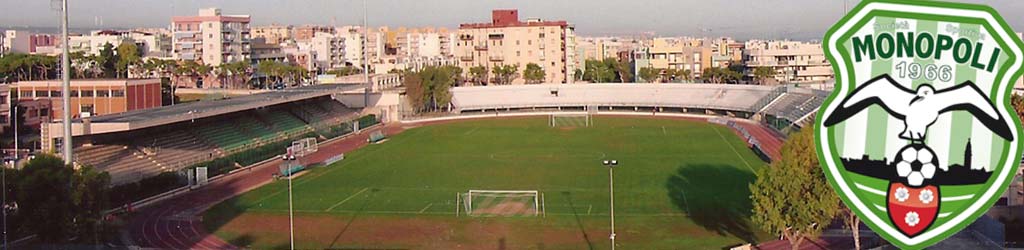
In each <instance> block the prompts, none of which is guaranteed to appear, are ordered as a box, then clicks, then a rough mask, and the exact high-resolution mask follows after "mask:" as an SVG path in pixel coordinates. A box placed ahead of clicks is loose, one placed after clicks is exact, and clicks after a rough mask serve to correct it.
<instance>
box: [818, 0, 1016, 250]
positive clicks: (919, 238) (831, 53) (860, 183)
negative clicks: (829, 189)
mask: <svg viewBox="0 0 1024 250" xmlns="http://www.w3.org/2000/svg"><path fill="white" fill-rule="evenodd" d="M823 47H824V49H825V54H826V56H827V57H828V59H829V60H830V61H831V63H832V65H833V69H834V71H835V73H836V86H835V90H834V91H833V93H832V95H831V96H830V97H829V99H828V100H827V101H826V102H825V103H824V104H823V105H822V108H821V110H820V112H819V114H818V121H817V123H816V124H815V137H816V138H815V139H816V141H817V147H818V148H817V149H818V155H819V159H820V161H821V165H822V168H824V170H825V173H826V176H827V177H828V179H829V182H830V183H831V184H832V186H833V188H834V189H835V190H836V192H837V193H839V195H840V196H841V197H842V199H843V201H844V202H845V203H846V205H847V206H848V207H850V209H851V210H853V211H854V212H855V213H856V214H857V215H858V216H859V217H860V218H861V220H862V221H863V222H865V224H867V225H868V226H869V227H871V228H872V229H873V230H874V231H875V232H877V233H878V234H879V235H881V236H883V237H884V238H885V239H886V240H888V241H889V242H890V243H892V244H894V245H896V246H898V247H901V248H911V249H920V248H924V247H927V246H930V245H933V244H935V243H937V242H939V241H941V240H943V239H945V238H947V237H949V236H951V235H952V234H955V233H956V232H958V231H960V230H961V229H963V228H964V227H966V226H967V225H969V224H970V223H971V222H974V220H975V219H977V218H978V217H979V216H981V215H982V214H983V213H984V212H985V211H987V210H988V208H989V207H991V206H992V204H993V203H994V202H995V201H996V200H997V199H998V198H999V197H1000V196H1001V195H1002V194H1003V191H1004V190H1006V187H1007V185H1009V182H1010V180H1011V178H1012V177H1013V174H1014V173H1016V171H1017V163H1018V162H1020V157H1021V152H1022V150H1021V146H1022V145H1021V140H1020V139H1019V137H1020V131H1021V129H1020V121H1019V118H1018V117H1017V115H1016V114H1015V112H1014V111H1013V109H1012V108H1011V107H1010V105H1009V102H1010V94H1011V90H1012V87H1013V82H1014V81H1015V80H1016V79H1017V78H1018V77H1020V75H1021V66H1022V58H1024V53H1022V51H1021V48H1022V47H1024V45H1022V44H1021V41H1020V39H1019V38H1018V37H1017V36H1016V35H1015V34H1014V33H1013V32H1012V31H1011V29H1009V27H1008V26H1007V25H1006V23H1005V22H1004V21H1003V19H1002V18H1001V17H999V15H998V14H997V13H996V12H995V10H993V9H991V8H989V7H987V6H982V5H972V4H959V3H945V2H931V1H928V2H918V1H890V0H882V1H864V2H862V3H861V4H859V5H858V6H857V7H856V8H855V9H853V10H852V11H850V13H849V14H847V16H845V17H844V18H843V19H842V20H840V21H839V22H838V23H837V24H836V25H835V26H833V27H832V28H831V29H829V31H828V33H827V34H826V36H825V41H824V46H823Z"/></svg>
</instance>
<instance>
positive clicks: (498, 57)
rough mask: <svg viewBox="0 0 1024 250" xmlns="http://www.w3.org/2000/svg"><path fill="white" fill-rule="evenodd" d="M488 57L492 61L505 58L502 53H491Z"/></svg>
mask: <svg viewBox="0 0 1024 250" xmlns="http://www.w3.org/2000/svg"><path fill="white" fill-rule="evenodd" d="M488 58H490V59H491V61H492V62H500V61H504V60H505V56H502V55H492V56H490V57H488Z"/></svg>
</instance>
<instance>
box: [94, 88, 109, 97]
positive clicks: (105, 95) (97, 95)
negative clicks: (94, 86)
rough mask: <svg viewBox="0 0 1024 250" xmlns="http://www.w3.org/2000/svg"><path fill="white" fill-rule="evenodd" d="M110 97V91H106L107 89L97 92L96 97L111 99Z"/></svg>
mask: <svg viewBox="0 0 1024 250" xmlns="http://www.w3.org/2000/svg"><path fill="white" fill-rule="evenodd" d="M109 96H110V90H106V89H102V90H96V97H109Z"/></svg>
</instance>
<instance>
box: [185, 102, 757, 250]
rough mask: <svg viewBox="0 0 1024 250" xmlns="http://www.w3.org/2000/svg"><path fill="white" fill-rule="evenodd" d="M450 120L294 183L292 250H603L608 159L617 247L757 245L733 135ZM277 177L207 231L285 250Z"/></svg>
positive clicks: (643, 122)
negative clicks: (500, 209) (508, 201)
mask: <svg viewBox="0 0 1024 250" xmlns="http://www.w3.org/2000/svg"><path fill="white" fill-rule="evenodd" d="M593 123H594V124H593V126H591V127H555V128H553V127H551V126H550V124H549V118H548V117H530V118H508V119H488V120H470V121H459V122H453V123H447V124H440V125H430V126H425V127H419V128H414V129H410V130H406V131H404V132H402V133H400V134H397V135H394V136H393V137H391V138H390V139H389V140H388V141H387V142H385V143H382V144H375V145H368V146H366V147H364V148H361V149H359V150H356V151H353V152H349V153H347V154H346V158H345V160H343V161H341V162H338V163H335V164H333V165H330V166H327V167H320V168H315V169H312V170H310V171H309V172H308V173H305V174H304V175H302V176H299V177H297V178H296V179H295V180H294V181H293V185H294V186H293V187H294V195H295V196H294V206H295V211H296V222H295V225H296V226H295V235H296V241H297V246H298V247H302V248H318V249H322V248H342V249H361V248H373V249H383V248H400V249H405V248H409V249H480V248H487V249H606V248H608V246H609V242H608V233H609V231H608V229H609V226H608V222H609V221H608V220H609V216H608V213H609V206H608V195H609V194H608V170H607V168H606V167H605V166H602V165H601V161H602V160H604V159H615V160H618V161H619V166H617V167H616V168H615V173H614V174H615V215H616V233H617V235H618V237H617V239H616V241H617V243H618V244H619V246H620V247H623V248H624V249H712V248H713V249H718V248H722V247H726V246H729V245H736V244H740V243H744V242H750V241H756V240H758V239H763V238H765V237H766V236H765V235H764V234H763V233H761V232H759V230H757V229H756V227H755V226H754V225H752V224H751V223H750V222H749V219H748V218H749V216H750V208H751V205H750V199H749V195H750V192H749V190H748V186H749V184H750V183H751V182H753V180H754V179H755V173H756V171H757V170H759V169H761V168H763V167H765V166H766V164H765V163H764V162H763V161H762V160H760V159H759V158H758V157H757V156H756V155H755V154H754V153H752V152H751V150H749V149H748V148H747V146H746V144H745V143H744V142H743V140H741V139H740V138H739V137H738V136H736V134H735V133H733V132H732V131H731V130H729V129H728V128H726V127H723V126H719V125H713V124H709V123H705V122H702V121H689V120H670V119H654V118H638V117H604V116H597V117H594V120H593ZM286 188H287V181H276V182H274V183H271V184H269V185H266V186H263V187H260V188H258V189H255V190H253V191H250V192H248V193H246V194H244V195H241V196H239V197H236V198H232V199H230V200H228V201H225V202H223V203H220V204H218V205H216V206H214V207H213V208H211V209H210V210H209V211H207V212H206V213H205V214H204V223H205V225H206V227H207V229H208V230H210V231H212V232H214V233H215V234H216V235H218V236H220V237H222V238H224V239H225V240H228V241H229V242H232V243H234V244H236V245H241V246H249V247H253V248H261V249H262V248H287V246H288V217H287V216H288V193H287V189H286ZM470 189H492V190H538V191H540V192H541V193H543V200H544V211H545V214H546V215H545V216H539V217H521V216H519V217H467V216H460V217H456V216H455V213H456V197H457V193H460V192H466V191H468V190H470Z"/></svg>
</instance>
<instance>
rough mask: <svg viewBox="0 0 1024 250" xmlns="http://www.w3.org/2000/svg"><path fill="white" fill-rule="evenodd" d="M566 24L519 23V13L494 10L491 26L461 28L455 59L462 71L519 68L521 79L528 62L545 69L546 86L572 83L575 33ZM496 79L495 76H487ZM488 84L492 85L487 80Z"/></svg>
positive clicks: (483, 24)
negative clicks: (477, 68)
mask: <svg viewBox="0 0 1024 250" xmlns="http://www.w3.org/2000/svg"><path fill="white" fill-rule="evenodd" d="M574 29H575V28H574V27H573V26H572V25H569V23H568V22H566V21H543V20H540V19H527V20H525V21H520V20H519V11H518V10H494V11H492V13H491V22H489V23H468V24H461V25H459V31H458V37H457V39H458V40H457V41H456V46H455V56H456V57H457V58H458V61H459V63H458V65H459V67H461V68H462V69H463V72H469V68H472V67H476V66H483V67H486V68H487V71H488V72H490V71H491V69H492V68H494V67H495V66H499V65H518V67H519V71H520V72H519V73H518V75H519V76H520V77H518V78H516V79H514V80H513V81H512V84H522V83H525V82H526V81H525V79H523V78H522V77H521V76H522V71H523V70H524V69H525V68H526V65H527V64H529V63H535V64H537V65H539V66H540V67H541V68H542V69H544V72H545V77H544V81H543V82H546V83H572V82H573V78H574V73H575V72H574V71H575V67H574V65H575V63H573V62H574V61H575V50H576V47H575V46H576V45H575V44H574V43H575V41H576V40H575V32H574ZM488 78H493V76H491V77H488ZM488 82H493V81H492V79H488Z"/></svg>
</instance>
